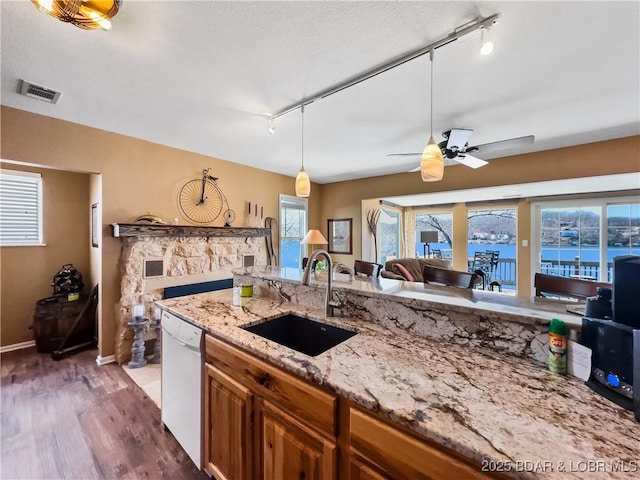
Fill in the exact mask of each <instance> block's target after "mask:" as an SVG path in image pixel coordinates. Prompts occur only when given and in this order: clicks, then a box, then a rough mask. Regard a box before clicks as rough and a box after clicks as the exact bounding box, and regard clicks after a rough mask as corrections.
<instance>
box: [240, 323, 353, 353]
mask: <svg viewBox="0 0 640 480" xmlns="http://www.w3.org/2000/svg"><path fill="white" fill-rule="evenodd" d="M242 328H243V329H244V330H247V331H249V332H251V333H255V334H256V335H260V336H261V337H264V338H266V339H268V340H271V341H273V342H276V343H279V344H280V345H284V346H285V347H289V348H291V349H293V350H297V351H298V352H301V353H304V354H305V355H309V356H310V357H315V356H316V355H320V354H321V353H323V352H326V351H327V350H329V349H330V348H333V347H335V346H336V345H338V344H340V343H342V342H344V341H345V340H347V339H349V338H351V337H353V336H354V335H355V334H356V333H357V332H352V331H350V330H345V329H344V328H339V327H334V326H333V325H327V324H326V323H320V322H316V321H313V320H309V319H308V318H304V317H299V316H297V315H292V314H289V315H284V316H282V317H278V318H274V319H272V320H267V321H266V322H263V323H258V324H257V325H252V326H250V327H242Z"/></svg>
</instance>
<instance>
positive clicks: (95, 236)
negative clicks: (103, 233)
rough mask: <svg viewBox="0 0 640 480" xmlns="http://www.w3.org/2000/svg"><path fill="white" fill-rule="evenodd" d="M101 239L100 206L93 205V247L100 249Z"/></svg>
mask: <svg viewBox="0 0 640 480" xmlns="http://www.w3.org/2000/svg"><path fill="white" fill-rule="evenodd" d="M99 239H100V224H99V220H98V204H97V203H94V204H93V205H91V246H92V247H96V248H98V246H99V243H98V240H99Z"/></svg>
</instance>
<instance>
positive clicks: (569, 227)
mask: <svg viewBox="0 0 640 480" xmlns="http://www.w3.org/2000/svg"><path fill="white" fill-rule="evenodd" d="M629 200H631V201H629ZM534 207H535V210H534V212H535V216H534V221H535V223H534V232H535V241H536V245H535V248H536V254H537V255H536V256H537V265H536V267H537V268H536V269H535V271H536V272H541V273H546V274H550V275H558V276H562V277H573V278H581V279H584V280H594V281H596V280H597V281H602V282H610V281H611V280H612V273H613V272H612V265H613V263H612V262H613V258H614V257H616V256H618V255H630V254H632V255H640V203H638V202H637V199H626V198H625V199H590V200H581V201H566V202H545V203H539V204H535V205H534Z"/></svg>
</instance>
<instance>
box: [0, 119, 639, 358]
mask: <svg viewBox="0 0 640 480" xmlns="http://www.w3.org/2000/svg"><path fill="white" fill-rule="evenodd" d="M1 111H2V131H1V143H0V145H1V147H2V150H1V152H0V153H1V156H2V158H5V159H9V160H15V161H20V162H27V163H31V164H35V165H46V166H51V167H54V168H59V169H63V170H71V171H78V172H90V173H96V174H101V178H102V241H101V245H102V248H101V258H100V260H101V262H102V275H101V278H102V283H101V287H102V302H101V305H100V308H101V309H102V323H101V326H100V333H101V335H100V354H101V355H102V356H107V355H111V354H112V353H113V346H114V337H115V327H116V324H115V314H114V313H115V306H116V304H117V302H118V300H119V291H120V275H119V271H118V259H119V256H120V240H119V239H115V238H112V237H111V230H110V227H109V224H110V223H114V222H127V221H132V220H134V219H135V218H136V217H137V216H138V215H140V214H142V213H146V212H151V213H154V214H157V215H160V216H161V217H163V218H165V219H171V218H174V217H180V215H179V213H178V207H177V203H176V198H177V194H178V191H179V189H180V187H181V186H182V185H183V184H184V183H185V182H186V181H187V180H189V179H191V178H194V177H195V176H197V175H198V174H199V173H200V171H201V170H202V169H204V168H207V167H212V168H213V174H214V175H215V176H218V177H220V181H219V184H220V186H221V188H222V190H223V192H224V193H225V194H226V196H227V198H228V200H229V203H230V205H231V208H232V209H234V210H235V211H236V213H237V219H236V222H235V224H236V225H247V224H249V225H251V222H250V219H248V218H247V217H246V213H245V212H246V208H245V207H246V202H249V201H250V202H251V203H252V204H254V203H258V205H262V206H264V215H265V216H272V217H276V218H277V217H278V215H277V214H278V194H279V193H285V194H289V195H293V194H294V191H293V178H292V177H288V176H284V175H278V174H274V173H269V172H265V171H263V170H258V169H255V168H251V167H245V166H242V165H239V164H235V163H231V162H226V161H223V160H218V159H214V158H211V157H206V156H203V155H198V154H195V153H190V152H185V151H182V150H178V149H174V148H170V147H165V146H161V145H157V144H153V143H149V142H145V141H143V140H139V139H135V138H130V137H126V136H123V135H117V134H114V133H110V132H106V131H102V130H97V129H93V128H89V127H85V126H81V125H77V124H73V123H69V122H65V121H60V120H55V119H52V118H49V117H45V116H41V115H35V114H32V113H28V112H24V111H21V110H16V109H12V108H9V107H2V110H1ZM639 158H640V137H638V136H636V137H629V138H624V139H619V140H613V141H608V142H602V143H597V144H590V145H581V146H577V147H570V148H564V149H559V150H551V151H546V152H538V153H532V154H528V155H520V156H514V157H508V158H503V159H496V160H492V161H491V162H490V164H489V165H487V166H486V167H483V168H481V169H478V170H470V169H468V168H467V167H464V166H455V167H447V168H446V170H445V178H444V179H443V181H441V182H436V183H423V182H422V181H421V180H420V175H418V174H409V173H403V174H397V175H387V176H384V177H372V178H367V179H362V180H355V181H349V182H338V183H333V184H327V185H317V184H313V185H312V189H311V192H312V193H311V197H310V199H309V225H310V226H311V227H314V226H317V227H318V228H319V229H320V230H321V231H322V232H323V233H324V234H325V235H326V234H327V219H328V218H353V255H335V257H334V260H335V261H337V262H343V263H346V264H348V265H352V264H353V260H354V259H355V258H360V257H361V242H362V221H361V209H362V206H361V200H362V199H370V198H372V197H383V196H391V195H404V194H415V193H427V192H436V191H447V190H459V189H465V188H475V187H487V186H493V185H503V184H511V183H526V182H535V181H543V180H551V179H563V178H575V177H584V176H592V175H606V174H613V173H626V172H637V171H638V170H639V162H638V159H639ZM295 173H296V172H292V175H294V174H295ZM614 188H615V186H612V189H614ZM92 198H93V196H92ZM519 214H522V212H521V211H520V210H519ZM251 221H254V220H251ZM182 223H186V222H182ZM216 224H220V225H221V224H222V221H221V219H220V222H219V223H216ZM519 228H520V227H519ZM519 234H520V235H523V236H526V237H527V238H529V237H530V226H528V225H527V226H522V229H519ZM520 253H521V252H519V255H520ZM522 267H523V268H521V269H520V271H519V273H518V279H519V280H520V279H521V275H528V274H529V267H528V262H523V266H522ZM2 268H3V269H4V268H5V267H4V262H3V267H2Z"/></svg>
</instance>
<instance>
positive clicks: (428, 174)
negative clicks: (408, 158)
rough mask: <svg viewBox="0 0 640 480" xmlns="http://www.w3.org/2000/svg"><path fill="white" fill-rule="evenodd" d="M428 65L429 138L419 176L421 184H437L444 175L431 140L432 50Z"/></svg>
mask: <svg viewBox="0 0 640 480" xmlns="http://www.w3.org/2000/svg"><path fill="white" fill-rule="evenodd" d="M429 63H430V64H431V122H430V123H431V137H430V138H429V143H427V146H426V147H425V148H424V151H423V152H422V158H421V159H420V176H421V177H422V181H423V182H437V181H439V180H442V176H443V174H444V159H443V158H442V150H440V147H439V146H438V144H437V143H436V141H435V140H434V139H433V50H431V51H430V52H429Z"/></svg>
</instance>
